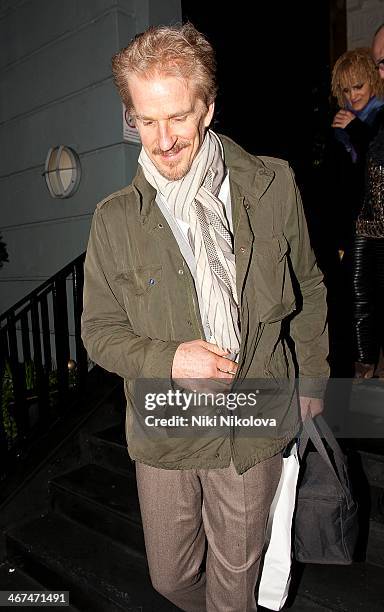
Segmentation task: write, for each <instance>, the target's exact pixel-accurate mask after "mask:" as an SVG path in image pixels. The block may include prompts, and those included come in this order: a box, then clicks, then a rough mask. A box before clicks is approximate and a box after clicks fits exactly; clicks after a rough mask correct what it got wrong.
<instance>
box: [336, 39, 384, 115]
mask: <svg viewBox="0 0 384 612" xmlns="http://www.w3.org/2000/svg"><path fill="white" fill-rule="evenodd" d="M359 82H364V83H365V82H368V83H369V86H370V89H371V94H372V95H375V96H377V97H379V98H383V97H384V83H383V80H382V79H381V78H380V75H379V71H378V70H377V68H376V66H375V62H374V61H373V59H372V56H371V50H370V49H369V48H368V47H359V48H357V49H353V50H351V51H346V52H345V53H343V55H341V56H340V57H339V59H338V60H337V61H336V63H335V65H334V67H333V70H332V83H331V85H332V94H333V95H334V96H335V97H336V98H337V101H338V103H339V106H341V107H345V103H346V100H345V96H344V92H343V89H344V88H345V87H351V86H352V85H356V84H357V83H359Z"/></svg>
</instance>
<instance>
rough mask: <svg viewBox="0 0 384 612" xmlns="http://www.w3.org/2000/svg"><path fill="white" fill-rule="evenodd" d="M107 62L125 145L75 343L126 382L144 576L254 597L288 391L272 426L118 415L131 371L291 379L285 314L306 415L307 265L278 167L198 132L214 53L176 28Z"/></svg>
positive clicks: (207, 602) (176, 591)
mask: <svg viewBox="0 0 384 612" xmlns="http://www.w3.org/2000/svg"><path fill="white" fill-rule="evenodd" d="M113 73H114V77H115V82H116V84H117V87H118V90H119V92H120V95H121V97H122V99H123V101H124V102H125V105H126V107H127V109H128V112H129V113H130V115H131V117H132V118H133V119H134V121H135V123H136V126H137V129H138V131H139V134H140V137H141V141H142V150H141V153H140V157H139V168H138V171H137V174H136V176H135V178H134V180H133V181H132V184H131V185H129V186H128V187H127V188H125V189H123V190H122V191H120V192H118V193H116V194H113V195H112V196H110V197H109V198H107V199H106V200H104V201H103V202H102V203H101V204H99V205H98V207H97V210H96V212H95V216H94V220H93V225H92V229H91V235H90V241H89V246H88V251H87V258H86V265H85V290H84V314H83V339H84V343H85V346H86V348H87V350H88V352H89V354H90V356H91V358H92V359H93V360H94V361H96V362H97V363H99V364H100V365H101V366H103V367H104V368H106V369H107V370H110V371H113V372H117V373H118V374H120V375H121V376H122V377H123V378H124V380H125V389H126V396H127V441H128V451H129V455H130V457H131V458H132V459H133V460H135V462H136V474H137V481H138V491H139V498H140V507H141V513H142V519H143V526H144V533H145V542H146V550H147V557H148V563H149V568H150V573H151V579H152V583H153V585H154V587H155V588H156V589H157V590H158V591H160V592H161V593H162V594H163V595H165V596H166V597H168V599H170V600H171V601H172V602H173V603H174V604H176V605H177V606H179V607H180V608H181V609H183V610H187V611H191V612H195V611H196V612H197V611H202V610H208V611H209V612H212V611H214V610H217V611H220V612H223V611H224V610H228V611H229V610H230V611H231V612H236V611H238V612H244V611H245V610H246V611H253V610H256V603H255V597H254V589H255V584H256V580H257V575H258V568H259V562H260V556H261V552H262V548H263V544H264V535H265V525H266V521H267V518H268V512H269V508H270V504H271V501H272V499H273V496H274V493H275V490H276V487H277V484H278V481H279V478H280V473H281V456H282V451H283V449H284V448H285V447H286V445H287V443H288V442H289V441H290V440H291V439H292V437H293V436H294V435H295V433H296V432H297V430H298V427H299V415H298V410H296V409H295V400H294V393H293V392H291V394H290V396H289V400H288V401H285V403H281V402H280V405H279V408H278V410H277V409H276V410H277V418H278V421H279V425H280V426H281V428H280V429H279V431H283V432H284V433H283V434H281V435H279V436H277V437H276V436H275V437H271V436H267V435H265V436H262V435H258V437H256V436H255V435H249V436H243V435H241V432H240V431H239V428H236V427H235V426H229V427H228V428H227V430H224V431H223V432H222V433H220V434H216V435H210V436H200V435H194V436H187V435H183V433H181V434H180V435H174V436H172V435H163V436H160V435H159V436H158V437H156V436H151V435H149V434H148V435H147V433H146V432H145V431H141V430H140V428H138V429H135V425H136V424H137V422H138V421H140V410H141V408H142V407H141V406H139V405H138V403H139V402H135V401H134V397H133V393H134V389H135V380H137V379H139V378H140V379H153V378H156V379H163V380H166V381H168V383H169V387H170V388H175V385H176V386H177V385H180V387H181V388H183V389H185V388H194V387H195V386H196V381H198V380H202V381H204V382H207V381H211V380H212V379H213V380H214V381H216V383H217V384H218V386H219V388H224V387H225V388H226V389H231V388H232V386H233V385H234V384H235V383H240V384H241V383H244V382H246V381H248V380H250V379H267V380H268V381H269V382H271V383H273V385H274V387H275V389H276V385H278V380H279V379H280V378H281V379H285V380H286V379H288V378H289V377H290V378H291V379H292V381H293V385H294V378H295V371H294V366H293V358H292V355H291V353H290V351H289V350H288V346H287V332H286V329H287V328H288V325H287V321H288V317H290V318H291V319H292V320H291V323H290V327H291V332H292V337H293V339H294V341H295V343H296V358H297V360H298V364H299V369H300V376H301V377H302V389H301V394H302V396H303V397H302V398H301V407H302V413H303V414H306V413H307V412H310V413H311V414H312V415H315V414H317V413H318V412H320V411H321V408H322V404H321V393H322V386H323V383H322V380H321V379H323V378H325V377H326V376H327V375H328V366H327V362H326V356H327V335H326V324H325V318H326V317H325V311H326V306H325V290H324V286H323V283H322V275H321V273H320V271H319V270H318V268H317V266H316V263H315V259H314V256H313V253H312V250H311V248H310V244H309V239H308V234H307V229H306V225H305V219H304V215H303V210H302V206H301V202H300V197H299V194H298V191H297V188H296V185H295V183H294V179H293V177H292V173H291V171H290V169H289V166H288V164H287V163H286V162H283V161H281V160H274V159H271V158H265V159H263V160H262V159H259V158H255V157H253V156H251V155H249V154H247V153H246V152H245V151H244V150H243V149H241V148H240V147H239V146H238V145H236V144H235V143H234V142H232V141H231V140H229V139H228V138H225V137H224V136H220V137H219V136H217V135H216V134H215V133H214V132H212V131H211V130H209V129H208V128H209V125H210V123H211V120H212V117H213V113H214V104H215V96H216V81H215V58H214V52H213V50H212V47H211V45H210V44H209V43H208V42H207V40H206V39H205V38H204V37H203V36H202V35H201V34H200V33H199V32H197V31H196V29H195V28H194V27H193V26H192V25H191V24H186V25H184V26H182V27H181V26H180V27H157V28H150V29H149V30H148V31H146V32H144V33H143V34H140V35H138V36H137V37H136V38H135V39H134V40H133V41H132V42H131V43H130V44H129V45H128V47H127V48H126V49H123V50H122V51H121V52H120V53H118V54H116V55H115V57H114V58H113ZM240 106H241V101H240ZM189 381H192V383H191V384H189ZM196 409H197V410H198V408H196ZM191 410H192V414H193V411H194V408H192V409H191ZM276 410H275V413H276ZM267 416H268V415H267ZM137 432H139V433H137ZM205 556H206V558H205ZM204 558H205V571H204V570H203V560H204Z"/></svg>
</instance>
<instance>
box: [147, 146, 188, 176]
mask: <svg viewBox="0 0 384 612" xmlns="http://www.w3.org/2000/svg"><path fill="white" fill-rule="evenodd" d="M190 145H191V143H190V142H189V141H184V142H182V143H179V144H178V145H177V148H176V147H175V153H178V152H179V151H181V150H182V149H185V148H187V147H188V146H190ZM161 154H162V151H161V150H160V149H154V150H153V151H152V155H153V157H152V161H153V163H154V165H155V166H156V168H157V170H158V171H159V172H160V174H161V176H163V177H164V178H166V179H167V180H168V181H179V180H180V179H182V178H184V176H185V175H186V174H188V172H189V171H190V169H191V166H192V161H193V160H186V161H183V159H181V160H179V161H175V162H172V160H170V161H169V163H166V164H160V163H159V162H158V158H157V156H158V155H161Z"/></svg>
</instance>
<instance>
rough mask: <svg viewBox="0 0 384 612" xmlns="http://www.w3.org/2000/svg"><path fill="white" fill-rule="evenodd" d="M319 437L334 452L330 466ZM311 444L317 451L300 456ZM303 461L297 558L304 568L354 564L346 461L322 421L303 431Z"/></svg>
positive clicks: (353, 514) (354, 528)
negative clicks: (309, 441)
mask: <svg viewBox="0 0 384 612" xmlns="http://www.w3.org/2000/svg"><path fill="white" fill-rule="evenodd" d="M319 433H320V434H321V435H322V436H323V437H324V438H325V440H326V442H327V444H328V446H329V447H330V448H331V449H332V461H331V458H330V456H329V454H328V451H327V450H326V447H325V446H324V444H323V441H322V439H321V437H320V435H319ZM308 439H310V440H311V441H312V443H313V445H314V446H315V448H316V450H315V451H309V452H308V453H307V454H306V455H304V451H305V449H306V447H307V444H308ZM299 455H300V457H301V458H302V459H303V462H302V465H301V467H300V471H301V472H302V473H301V474H300V475H299V485H298V493H297V503H296V515H295V519H294V530H295V534H294V551H295V557H296V559H297V560H298V561H300V562H302V563H329V564H341V565H348V564H350V563H352V560H353V552H354V548H355V545H356V540H357V536H358V520H357V518H358V517H357V503H356V502H355V500H354V499H353V496H352V492H351V489H350V484H349V478H348V470H347V463H346V458H345V457H344V455H343V452H342V450H341V448H340V446H339V444H338V443H337V441H336V438H335V437H334V435H333V433H332V431H331V430H330V428H329V427H328V425H327V424H326V422H325V421H324V419H323V418H322V417H321V416H318V417H316V424H315V422H314V421H313V420H312V418H307V419H306V420H305V422H304V425H303V433H302V435H301V439H300V449H299Z"/></svg>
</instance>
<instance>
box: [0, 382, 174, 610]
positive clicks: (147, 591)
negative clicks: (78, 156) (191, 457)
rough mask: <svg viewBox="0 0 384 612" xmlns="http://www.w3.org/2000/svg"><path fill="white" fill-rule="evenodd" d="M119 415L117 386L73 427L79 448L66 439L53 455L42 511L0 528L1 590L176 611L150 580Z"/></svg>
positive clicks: (83, 603) (76, 602)
mask: <svg viewBox="0 0 384 612" xmlns="http://www.w3.org/2000/svg"><path fill="white" fill-rule="evenodd" d="M103 413H104V414H103ZM123 414H124V400H123V397H122V392H121V388H119V389H118V390H117V391H116V390H115V391H114V392H113V393H112V396H111V397H109V398H108V399H107V400H106V402H104V403H103V404H102V405H101V406H100V407H99V409H98V411H97V414H95V415H93V416H92V418H90V421H89V423H88V424H87V426H86V427H85V428H84V427H83V428H82V429H81V430H80V431H79V432H78V433H77V435H76V441H77V444H78V446H79V447H80V449H81V452H80V453H76V452H74V453H73V452H71V449H73V448H74V444H75V442H74V441H73V440H69V441H68V444H67V447H66V449H62V451H61V454H60V455H59V456H58V457H55V459H53V460H52V462H51V469H52V466H59V468H58V469H57V468H56V469H54V470H53V471H54V472H58V473H57V474H55V475H54V476H53V477H51V478H49V482H48V497H47V500H46V504H45V508H44V511H43V512H42V513H39V514H37V515H34V516H33V517H28V516H27V517H26V516H24V517H23V520H21V521H17V522H16V523H15V524H14V525H13V526H12V527H11V528H8V529H6V535H5V550H6V558H5V561H4V563H3V564H2V565H0V585H1V589H3V590H17V589H19V590H20V589H22V590H26V589H28V590H33V591H36V590H46V589H48V590H55V591H58V590H63V591H69V600H70V608H69V609H70V610H79V611H83V610H84V611H89V610H92V612H115V611H116V612H118V611H122V610H124V611H125V612H139V611H140V612H142V611H145V612H155V611H156V612H161V611H172V610H177V608H175V607H174V606H172V605H171V604H170V603H169V602H168V601H166V600H165V599H164V598H163V597H162V596H160V595H159V594H158V593H156V592H155V591H154V589H153V588H152V586H151V583H150V579H149V575H148V568H147V564H146V557H145V548H144V538H143V530H142V526H141V520H140V510H139V503H138V497H137V490H136V481H135V472H134V464H133V463H132V462H131V461H130V459H129V457H128V454H127V449H126V442H125V438H124V420H123ZM103 420H104V422H105V423H107V425H108V426H107V427H105V423H104V427H103V428H99V426H100V423H102V421H103ZM71 454H72V455H73V456H74V457H76V462H75V465H74V466H71V467H70V469H65V470H64V472H62V468H63V467H64V468H67V467H68V466H70V463H71V462H70V458H69V456H70V455H71ZM79 464H80V465H79ZM60 467H61V470H60ZM60 472H61V473H60ZM32 488H33V486H32ZM37 488H38V487H37ZM35 489H36V487H35ZM22 502H23V500H21V501H19V502H18V503H16V504H14V505H15V507H17V505H20V503H22ZM24 502H25V500H24ZM27 515H28V513H27Z"/></svg>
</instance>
